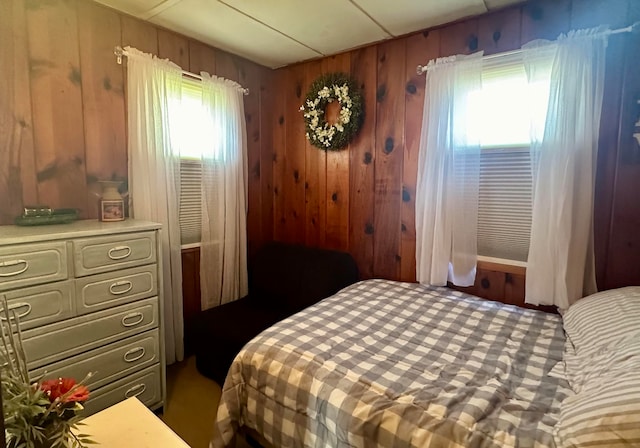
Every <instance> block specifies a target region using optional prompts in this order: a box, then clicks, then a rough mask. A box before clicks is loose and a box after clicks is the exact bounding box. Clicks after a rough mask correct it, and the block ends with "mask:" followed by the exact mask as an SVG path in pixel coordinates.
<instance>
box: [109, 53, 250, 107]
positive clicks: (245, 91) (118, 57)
mask: <svg viewBox="0 0 640 448" xmlns="http://www.w3.org/2000/svg"><path fill="white" fill-rule="evenodd" d="M113 54H115V55H116V62H117V63H118V64H120V65H122V56H127V52H126V51H125V50H124V48H122V47H121V46H119V45H118V46H116V47H115V48H114V50H113ZM182 75H183V76H188V77H189V78H195V79H199V80H200V81H202V76H200V75H197V74H195V73H191V72H188V71H186V70H182ZM240 89H241V90H242V93H243V94H244V95H245V96H246V95H249V89H247V88H246V87H242V86H241V87H240Z"/></svg>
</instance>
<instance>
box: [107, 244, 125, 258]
mask: <svg viewBox="0 0 640 448" xmlns="http://www.w3.org/2000/svg"><path fill="white" fill-rule="evenodd" d="M123 250H124V251H126V252H125V253H124V254H122V255H113V254H114V253H116V252H120V251H123ZM107 255H109V258H111V259H112V260H122V259H123V258H127V257H128V256H129V255H131V248H130V247H129V246H116V247H112V248H111V249H109V253H108V254H107Z"/></svg>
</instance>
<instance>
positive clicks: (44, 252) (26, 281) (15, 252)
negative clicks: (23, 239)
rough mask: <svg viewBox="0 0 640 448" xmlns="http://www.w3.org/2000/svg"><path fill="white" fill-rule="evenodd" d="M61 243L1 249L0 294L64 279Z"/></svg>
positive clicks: (64, 266)
mask: <svg viewBox="0 0 640 448" xmlns="http://www.w3.org/2000/svg"><path fill="white" fill-rule="evenodd" d="M67 272H68V269H67V246H66V244H65V243H64V242H53V243H37V244H28V245H26V244H25V245H24V246H23V245H20V246H6V247H0V291H6V290H9V289H14V288H20V287H23V286H33V285H39V284H41V283H48V282H55V281H58V280H66V279H67V276H68V274H67Z"/></svg>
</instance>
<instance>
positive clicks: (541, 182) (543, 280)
mask: <svg viewBox="0 0 640 448" xmlns="http://www.w3.org/2000/svg"><path fill="white" fill-rule="evenodd" d="M606 47H607V34H606V33H604V32H603V30H602V29H593V30H582V31H575V32H571V33H570V34H569V35H568V36H564V37H561V38H560V39H558V41H556V42H553V43H549V42H540V41H536V42H532V43H530V44H527V45H525V46H524V47H523V57H524V61H525V68H526V70H527V74H528V76H529V78H530V81H531V82H535V81H536V80H537V79H540V78H543V77H545V76H546V77H550V80H551V84H550V85H551V88H550V93H549V102H548V107H547V114H546V121H545V126H544V134H543V135H544V136H543V138H542V141H540V142H534V144H533V145H532V147H531V150H532V153H531V155H532V160H533V161H534V163H533V167H534V173H533V175H534V199H533V216H532V218H533V220H532V227H531V240H530V248H529V258H528V261H527V279H526V298H525V301H526V302H527V303H531V304H535V305H556V306H558V307H559V308H561V309H566V308H568V307H569V305H570V304H572V303H573V302H575V301H576V300H578V299H579V298H581V297H583V296H584V295H587V294H591V293H593V292H595V291H596V282H595V267H594V251H593V198H594V183H595V167H596V152H597V148H598V135H599V130H600V114H601V109H602V98H603V86H604V72H605V70H604V69H605V55H606Z"/></svg>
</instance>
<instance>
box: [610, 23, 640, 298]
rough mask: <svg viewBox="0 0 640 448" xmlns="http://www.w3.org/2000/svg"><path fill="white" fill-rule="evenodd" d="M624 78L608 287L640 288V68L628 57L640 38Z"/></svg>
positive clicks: (630, 44) (630, 43)
mask: <svg viewBox="0 0 640 448" xmlns="http://www.w3.org/2000/svg"><path fill="white" fill-rule="evenodd" d="M626 39H627V47H626V49H625V55H627V57H625V75H624V84H623V90H622V112H621V116H620V140H619V150H618V162H617V166H618V169H617V173H616V178H615V184H614V188H615V189H614V196H613V209H612V221H611V227H610V236H609V251H608V257H607V271H606V284H605V287H607V288H617V287H621V286H630V285H640V232H638V229H640V201H639V200H638V192H639V191H640V144H639V143H638V141H637V140H636V139H635V138H634V137H633V134H634V133H636V132H638V131H639V128H638V127H636V126H635V124H636V123H637V122H639V121H640V105H638V101H639V100H640V66H639V65H638V63H637V60H636V59H634V58H632V57H628V55H633V54H638V53H640V36H638V35H636V34H630V35H627V36H626Z"/></svg>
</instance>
